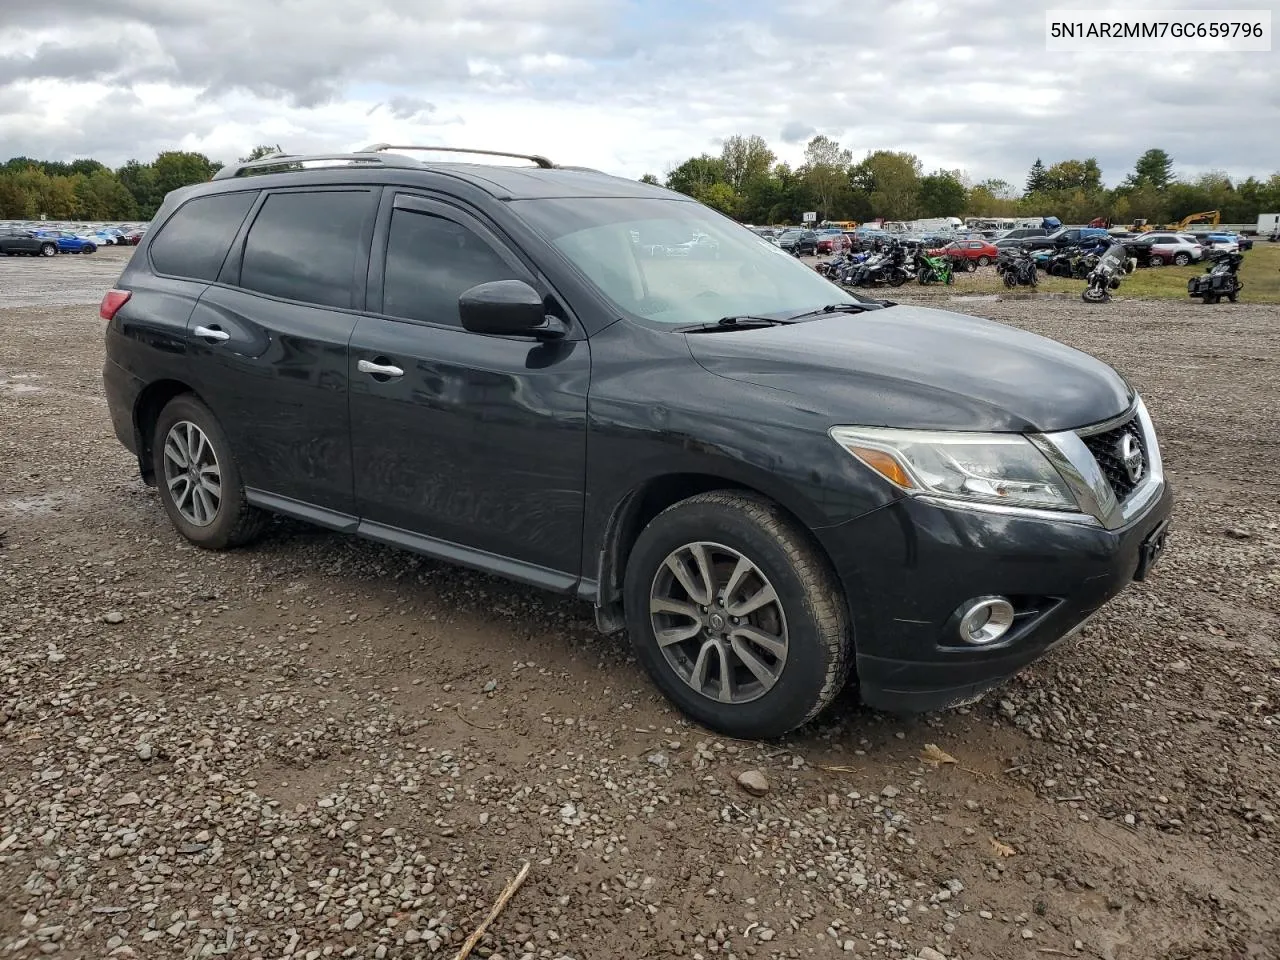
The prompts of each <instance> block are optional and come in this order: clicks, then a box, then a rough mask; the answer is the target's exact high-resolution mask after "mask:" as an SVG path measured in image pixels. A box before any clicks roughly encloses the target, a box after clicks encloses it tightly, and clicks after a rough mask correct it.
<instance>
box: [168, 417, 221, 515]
mask: <svg viewBox="0 0 1280 960" xmlns="http://www.w3.org/2000/svg"><path fill="white" fill-rule="evenodd" d="M164 482H165V485H166V487H168V490H169V495H170V497H172V498H173V505H174V506H175V507H177V508H178V513H180V514H181V515H182V519H184V520H186V521H187V522H188V523H190V524H192V525H194V526H197V527H207V526H208V525H209V524H211V523H213V521H214V520H216V519H217V517H218V508H219V507H220V506H221V505H222V468H221V467H220V466H219V465H218V457H217V454H215V453H214V451H213V444H211V443H210V442H209V438H208V437H207V436H205V433H204V431H203V430H201V429H200V428H199V427H198V426H196V425H195V424H194V423H192V422H191V421H190V420H179V421H178V422H177V423H175V424H174V425H173V426H172V427H170V428H169V433H168V435H167V436H166V437H165V439H164Z"/></svg>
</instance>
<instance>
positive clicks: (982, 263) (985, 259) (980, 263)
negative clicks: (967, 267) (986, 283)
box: [978, 254, 991, 267]
mask: <svg viewBox="0 0 1280 960" xmlns="http://www.w3.org/2000/svg"><path fill="white" fill-rule="evenodd" d="M990 262H991V258H990V257H988V256H986V255H985V254H984V255H983V256H981V257H979V258H978V266H980V267H985V266H987V264H989V263H990Z"/></svg>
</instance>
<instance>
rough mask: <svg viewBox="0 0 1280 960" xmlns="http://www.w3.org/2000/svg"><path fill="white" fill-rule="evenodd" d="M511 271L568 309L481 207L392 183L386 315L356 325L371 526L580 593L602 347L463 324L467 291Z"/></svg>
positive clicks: (572, 338)
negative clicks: (591, 401) (593, 354)
mask: <svg viewBox="0 0 1280 960" xmlns="http://www.w3.org/2000/svg"><path fill="white" fill-rule="evenodd" d="M510 279H519V280H525V281H527V282H528V283H531V284H532V285H533V286H534V287H535V288H537V289H538V290H539V291H541V292H542V293H543V294H544V296H546V297H547V301H548V308H549V310H552V311H556V312H559V311H561V310H562V308H561V307H560V306H559V305H558V302H557V301H556V300H555V298H554V295H553V294H551V293H550V291H549V290H548V288H547V286H546V284H545V283H544V282H543V281H541V280H540V279H539V278H538V277H536V276H535V275H534V273H533V272H532V271H531V270H530V269H529V268H528V267H527V266H526V264H525V263H524V262H523V261H522V260H521V259H520V257H519V256H517V255H516V254H515V252H514V251H513V250H512V249H511V248H510V247H509V246H507V245H506V244H505V243H504V242H503V240H502V239H501V238H500V237H499V236H498V235H497V233H496V232H494V231H493V230H491V229H490V228H489V227H487V226H486V225H485V224H484V223H483V222H482V221H481V220H480V219H479V218H478V217H476V216H473V215H471V214H470V213H468V212H466V211H464V210H462V209H460V208H458V207H456V206H453V205H451V204H445V203H442V202H438V201H433V200H428V199H425V198H422V197H419V196H416V195H411V194H399V195H393V194H392V192H391V191H390V190H388V191H387V194H386V196H384V197H383V201H382V209H381V211H380V213H379V216H378V228H377V233H376V235H375V240H374V245H373V254H372V259H371V265H370V271H369V294H370V296H369V312H370V314H376V315H374V316H371V315H365V316H362V317H361V318H360V320H359V321H358V322H357V324H356V328H355V332H354V334H353V336H352V338H351V350H350V373H349V376H350V382H351V435H352V449H353V456H354V471H355V492H356V500H357V509H358V511H359V515H360V519H361V525H360V529H361V532H363V533H366V534H369V535H370V536H375V537H378V538H380V539H384V540H387V541H390V542H396V543H401V544H403V545H405V546H409V547H415V548H417V549H422V550H424V551H425V552H427V553H432V554H435V555H438V556H444V557H447V558H449V559H452V560H456V561H460V562H464V563H465V562H473V563H477V564H478V565H481V566H488V567H490V568H493V567H498V568H503V569H504V572H506V573H507V574H508V575H510V576H512V577H514V578H516V579H522V580H526V581H528V582H533V583H538V584H540V585H543V586H547V587H551V588H558V589H566V590H567V589H569V588H570V587H572V586H573V584H574V582H575V581H576V578H577V576H578V573H579V568H580V561H581V530H582V512H583V495H584V481H585V470H586V442H587V433H586V411H587V387H588V383H589V376H590V367H591V364H590V354H589V346H588V343H587V341H586V340H585V339H583V338H582V336H581V334H580V333H579V332H577V331H575V332H573V333H571V334H570V335H569V336H568V337H566V338H564V339H562V340H552V341H539V340H536V339H534V338H532V337H500V336H489V335H482V334H476V333H471V332H469V331H467V330H464V329H463V328H462V325H461V322H460V320H459V316H458V296H459V295H460V294H461V293H462V292H463V291H464V290H467V289H468V288H470V287H472V286H475V285H476V284H479V283H485V282H487V281H490V280H510ZM481 555H488V556H481ZM499 558H500V559H499Z"/></svg>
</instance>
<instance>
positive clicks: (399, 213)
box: [101, 145, 1170, 737]
mask: <svg viewBox="0 0 1280 960" xmlns="http://www.w3.org/2000/svg"><path fill="white" fill-rule="evenodd" d="M414 149H417V148H409V147H397V148H387V147H386V146H385V145H376V146H375V147H371V148H368V149H367V150H365V151H362V152H360V153H357V154H347V155H340V156H337V157H332V156H321V157H288V158H280V157H275V158H267V159H264V160H261V161H256V162H253V163H248V164H240V165H236V166H232V167H228V168H226V169H224V170H222V171H221V172H220V173H219V174H218V176H217V177H215V178H214V180H213V181H212V182H209V183H205V184H200V185H198V186H195V187H189V188H184V189H182V190H180V191H176V192H174V193H172V194H170V195H169V196H168V197H167V198H166V200H165V202H164V205H163V206H162V208H161V210H160V212H159V213H158V214H157V216H156V219H155V226H154V227H153V228H152V229H151V230H150V231H149V232H148V233H147V235H146V237H145V238H144V239H143V241H142V243H141V245H140V246H139V248H138V251H137V253H136V254H135V255H134V256H133V258H132V259H131V260H130V262H129V265H128V266H127V267H126V268H125V271H124V273H123V274H122V275H121V277H120V281H119V283H118V288H117V289H114V290H111V291H110V292H108V293H107V295H106V296H105V297H104V299H103V303H102V307H101V313H102V315H103V317H104V318H105V319H106V320H107V321H108V324H107V328H106V362H105V366H104V371H103V374H104V378H105V384H106V394H107V397H108V400H109V405H110V412H111V417H112V420H113V422H114V426H115V431H116V433H117V435H118V436H119V438H120V440H121V441H122V442H123V443H124V444H125V445H126V446H127V447H128V448H129V449H130V450H131V451H134V452H135V453H136V454H137V457H138V464H139V467H140V468H141V472H142V475H143V477H144V478H145V479H146V480H147V481H148V482H150V483H152V484H154V485H155V486H156V487H157V488H158V490H159V495H160V499H161V502H162V503H163V505H164V509H165V510H166V512H167V513H168V515H169V517H170V519H171V520H172V522H173V524H174V526H175V527H176V528H177V529H178V531H179V532H180V533H181V534H182V535H183V536H185V537H186V538H187V539H189V540H190V541H191V542H192V543H195V544H197V545H199V546H202V547H208V548H214V549H218V548H225V547H234V546H238V545H241V544H245V543H247V542H248V541H250V540H251V539H253V537H254V536H255V535H257V534H258V533H259V532H260V531H261V530H262V528H263V524H264V521H265V520H266V518H267V516H268V515H269V514H271V513H278V514H285V515H288V516H291V517H296V518H301V519H303V520H307V521H310V522H313V523H316V524H319V525H321V526H325V527H329V528H331V529H333V530H339V531H345V532H349V533H355V534H359V535H361V536H365V537H369V538H372V539H374V540H378V541H382V542H384V543H388V544H393V545H395V546H399V547H404V548H407V549H411V550H416V551H419V552H421V553H424V554H427V555H429V556H432V557H437V558H440V559H443V560H447V561H451V562H455V563H459V564H464V565H467V566H471V567H475V568H478V569H481V570H486V571H489V572H492V573H496V574H499V575H502V576H505V577H510V578H512V579H515V580H520V581H523V582H525V583H530V584H535V585H537V586H539V587H544V588H546V589H549V590H553V591H558V592H560V593H563V594H568V595H571V596H576V597H579V598H582V599H583V600H585V601H587V602H590V603H592V604H594V605H595V607H596V615H597V621H598V623H599V625H600V627H601V629H603V630H605V631H607V632H614V631H619V630H622V629H624V628H625V629H626V630H627V631H628V632H629V634H630V637H631V640H632V642H633V644H634V646H635V650H636V653H637V655H638V657H639V659H640V660H641V662H642V663H643V664H644V666H645V667H646V668H647V670H648V671H649V673H650V674H651V675H652V677H653V679H654V681H655V682H656V683H657V685H658V686H659V687H661V689H662V690H663V691H664V692H665V693H666V694H667V696H669V697H670V698H671V699H672V700H673V701H675V702H676V703H677V704H678V705H679V706H680V707H681V708H682V709H684V710H685V711H686V712H687V713H689V714H690V715H691V716H692V717H694V718H696V719H697V720H698V721H700V722H702V723H704V724H706V725H708V726H710V727H713V728H715V729H717V730H720V731H724V732H727V733H729V734H733V735H737V736H747V737H758V736H773V735H777V734H781V733H783V732H785V731H787V730H789V729H791V728H793V727H795V726H797V725H799V724H801V723H804V722H805V721H806V720H808V719H809V718H811V717H813V716H814V715H815V714H817V713H818V711H819V710H821V709H822V708H823V706H824V705H826V704H827V703H829V702H830V701H831V700H832V698H834V697H835V696H836V694H837V693H838V692H839V691H840V689H841V688H842V687H843V686H844V684H845V682H846V680H847V679H848V678H849V677H850V676H851V675H852V676H853V677H856V685H857V689H858V690H859V691H860V693H861V696H862V698H863V700H865V701H866V702H867V703H869V704H871V705H873V706H875V707H880V708H887V709H892V710H906V711H913V710H928V709H935V708H942V707H945V706H948V705H954V704H960V703H965V702H969V701H972V700H973V699H976V698H977V697H978V696H980V695H981V694H982V693H983V692H985V691H986V690H987V689H989V688H991V687H993V686H995V685H996V684H998V683H999V682H1001V681H1002V680H1004V679H1005V678H1007V677H1009V676H1010V675H1011V674H1013V673H1015V672H1016V671H1017V670H1019V669H1020V668H1021V667H1023V666H1024V665H1025V664H1027V663H1028V662H1030V661H1032V660H1034V659H1036V658H1037V657H1039V656H1040V655H1041V654H1043V653H1044V652H1045V651H1046V650H1048V649H1049V648H1050V647H1051V646H1053V645H1054V644H1055V643H1057V642H1058V641H1060V640H1061V639H1063V638H1064V637H1066V636H1068V635H1070V634H1072V633H1073V632H1075V631H1076V630H1077V629H1078V628H1079V627H1080V625H1081V624H1082V623H1083V621H1084V620H1086V619H1087V618H1088V617H1090V616H1092V615H1093V614H1094V613H1095V612H1096V611H1097V610H1098V608H1099V607H1101V606H1102V605H1103V604H1104V603H1105V602H1106V601H1107V600H1109V599H1110V598H1111V597H1113V596H1114V595H1115V594H1117V593H1118V592H1120V591H1121V590H1123V589H1124V587H1125V586H1126V585H1127V584H1128V583H1129V582H1130V581H1132V580H1134V579H1142V578H1143V577H1144V576H1146V572H1147V570H1148V568H1149V567H1150V565H1151V563H1152V562H1153V561H1154V560H1155V559H1156V557H1157V556H1158V555H1159V553H1160V550H1161V548H1162V546H1163V544H1164V538H1165V530H1166V522H1167V517H1168V515H1169V511H1170V496H1169V493H1168V489H1167V487H1166V484H1165V480H1164V476H1163V471H1162V468H1161V460H1160V452H1159V448H1158V446H1157V443H1156V435H1155V431H1154V429H1153V428H1152V424H1151V420H1150V419H1149V417H1148V415H1147V411H1146V408H1145V407H1144V406H1143V403H1142V401H1141V400H1140V399H1139V397H1138V396H1137V394H1136V393H1135V392H1134V391H1133V389H1132V388H1131V387H1130V386H1129V385H1128V384H1127V383H1126V382H1125V381H1124V379H1122V378H1121V377H1120V375H1119V374H1117V373H1116V372H1115V371H1114V370H1112V369H1111V368H1110V367H1108V366H1107V365H1105V364H1103V363H1101V362H1099V361H1097V360H1095V359H1093V358H1092V357H1089V356H1087V355H1085V354H1083V353H1080V352H1078V351H1076V350H1073V349H1070V348H1068V347H1065V346H1063V345H1061V344H1058V343H1055V342H1053V341H1051V340H1046V339H1043V338H1041V337H1038V336H1035V335H1032V334H1030V333H1025V332H1023V331H1021V330H1017V329H1014V328H1011V327H1006V326H1003V325H1001V324H997V323H994V322H991V321H987V320H982V319H976V318H973V317H969V316H961V315H957V314H952V313H946V312H943V311H939V310H933V309H926V308H923V307H914V306H903V305H894V304H893V303H891V302H889V301H886V300H867V299H860V298H858V297H856V296H853V295H852V294H850V293H849V292H847V291H845V290H843V289H841V288H840V287H838V286H835V285H834V284H832V283H830V282H828V281H827V280H825V279H824V278H822V277H821V276H819V275H818V274H817V273H816V272H814V271H813V270H811V269H809V268H808V267H806V266H804V265H803V264H801V263H799V262H797V261H796V260H795V258H794V257H792V256H789V255H787V254H785V253H783V252H782V251H781V250H779V249H778V248H777V247H776V246H774V245H772V244H770V243H768V242H767V241H765V240H763V239H761V238H759V237H757V236H756V235H754V234H753V233H751V232H750V231H749V230H747V229H745V228H743V227H741V226H739V225H738V224H736V223H734V222H733V221H731V220H729V219H727V218H725V217H723V216H721V215H720V214H718V213H716V212H714V211H712V210H710V209H709V208H707V207H705V206H702V205H701V204H698V203H696V202H694V201H692V200H690V199H688V198H687V197H683V196H680V195H678V194H675V193H672V192H670V191H667V190H664V189H662V188H659V187H652V186H648V185H646V184H643V183H636V182H632V181H629V180H623V179H619V178H616V177H611V176H606V175H604V174H602V173H599V172H595V171H590V170H584V169H581V168H571V167H557V166H555V165H554V164H552V163H551V162H550V161H548V160H546V159H544V158H541V157H527V158H525V159H526V160H529V161H532V163H533V165H532V166H530V167H518V166H503V165H494V164H493V163H488V164H467V163H451V162H435V161H434V160H433V161H420V160H417V159H413V158H411V157H409V156H407V155H406V152H407V151H410V150H414ZM436 149H439V148H436ZM463 152H466V151H463ZM699 234H701V235H706V236H707V237H710V238H711V239H712V240H714V241H715V242H716V243H717V244H718V251H719V257H717V258H714V259H712V258H705V259H704V258H693V257H657V258H652V257H646V256H644V255H643V252H642V251H641V249H640V245H639V244H637V243H636V242H635V239H634V238H635V236H636V235H640V236H643V237H657V238H659V242H666V241H667V239H670V241H671V242H678V240H679V239H687V238H688V237H689V236H693V235H699Z"/></svg>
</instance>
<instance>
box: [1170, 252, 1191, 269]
mask: <svg viewBox="0 0 1280 960" xmlns="http://www.w3.org/2000/svg"><path fill="white" fill-rule="evenodd" d="M1173 262H1174V263H1175V264H1177V265H1178V266H1179V267H1185V266H1186V265H1187V264H1188V263H1190V262H1191V254H1189V253H1179V254H1176V255H1175V256H1174V258H1173Z"/></svg>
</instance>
